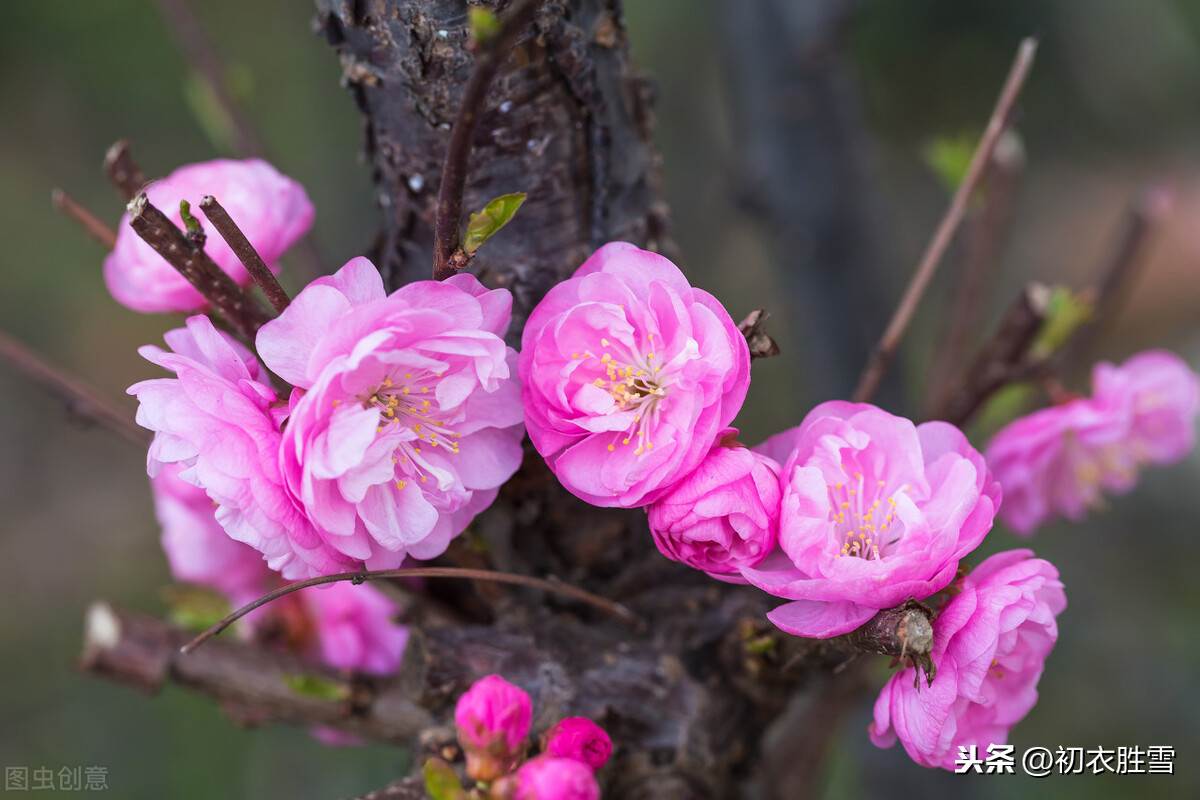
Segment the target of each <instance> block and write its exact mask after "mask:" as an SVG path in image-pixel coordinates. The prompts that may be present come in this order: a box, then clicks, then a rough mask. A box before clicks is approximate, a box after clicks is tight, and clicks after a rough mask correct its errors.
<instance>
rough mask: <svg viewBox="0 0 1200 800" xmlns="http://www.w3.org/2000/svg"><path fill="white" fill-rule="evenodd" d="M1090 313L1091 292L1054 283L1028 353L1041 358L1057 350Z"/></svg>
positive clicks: (1093, 307) (1093, 305) (1091, 311)
mask: <svg viewBox="0 0 1200 800" xmlns="http://www.w3.org/2000/svg"><path fill="white" fill-rule="evenodd" d="M1094 313H1095V302H1094V299H1093V297H1092V295H1091V293H1087V292H1081V293H1075V292H1073V291H1071V290H1070V289H1068V288H1067V287H1066V286H1055V287H1054V290H1053V292H1052V293H1051V295H1050V302H1049V303H1048V304H1047V306H1046V321H1045V322H1043V323H1042V327H1041V329H1040V330H1039V331H1038V334H1037V338H1035V339H1034V340H1033V345H1032V346H1031V347H1030V348H1029V355H1030V356H1031V357H1032V358H1035V359H1042V358H1048V357H1049V356H1051V355H1053V354H1054V353H1056V352H1058V351H1059V350H1060V349H1062V347H1063V346H1064V345H1066V344H1067V342H1069V341H1070V340H1071V337H1072V336H1074V335H1075V332H1076V331H1078V330H1079V329H1080V328H1081V327H1083V326H1084V325H1086V324H1087V323H1088V322H1090V321H1091V319H1092V316H1093V314H1094Z"/></svg>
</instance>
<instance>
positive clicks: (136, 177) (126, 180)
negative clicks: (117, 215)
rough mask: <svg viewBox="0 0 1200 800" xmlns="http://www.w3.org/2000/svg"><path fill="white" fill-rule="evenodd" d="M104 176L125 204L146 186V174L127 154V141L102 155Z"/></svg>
mask: <svg viewBox="0 0 1200 800" xmlns="http://www.w3.org/2000/svg"><path fill="white" fill-rule="evenodd" d="M104 174H105V175H107V176H108V180H109V183H111V184H112V185H113V188H115V189H116V190H117V192H118V193H120V195H121V197H122V198H123V199H124V200H125V202H129V201H130V200H132V199H133V198H135V197H137V196H138V193H139V192H141V191H142V187H144V186H145V185H146V173H145V172H143V171H142V168H141V167H139V166H138V164H137V162H136V161H134V160H133V156H131V155H130V154H129V140H128V139H121V140H120V141H118V142H116V143H115V144H113V146H112V147H110V148H108V152H107V153H105V154H104Z"/></svg>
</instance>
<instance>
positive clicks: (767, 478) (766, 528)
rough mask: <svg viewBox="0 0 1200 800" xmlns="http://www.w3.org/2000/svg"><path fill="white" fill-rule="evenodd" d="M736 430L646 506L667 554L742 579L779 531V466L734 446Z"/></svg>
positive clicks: (729, 431) (652, 528)
mask: <svg viewBox="0 0 1200 800" xmlns="http://www.w3.org/2000/svg"><path fill="white" fill-rule="evenodd" d="M736 437H737V429H736V428H726V429H725V430H724V431H722V432H721V433H720V434H719V436H718V440H717V444H716V445H715V446H714V447H713V448H712V449H711V450H709V451H708V455H706V456H705V457H704V460H703V461H701V462H700V466H698V467H696V469H694V470H693V471H692V472H691V473H690V474H689V475H688V476H687V477H686V478H684V479H683V480H682V481H680V482H679V483H677V484H675V485H674V487H672V488H671V490H670V491H669V492H667V494H666V495H664V496H663V497H662V498H661V499H659V500H658V501H657V502H655V503H653V504H651V505H650V507H649V508H648V509H647V510H648V512H649V518H650V532H651V533H653V534H654V543H655V544H656V545H658V549H659V551H660V552H661V553H662V554H663V555H664V556H666V557H667V558H670V559H673V560H675V561H681V562H683V563H684V564H687V565H688V566H689V567H695V568H696V569H702V570H704V571H705V572H707V573H709V574H710V575H713V576H714V577H720V578H724V579H727V580H730V579H732V580H736V581H738V582H740V583H745V579H744V578H742V577H741V576H740V575H738V570H739V569H740V568H741V567H753V566H756V565H757V564H758V563H759V562H760V561H762V560H763V558H765V557H766V555H767V553H769V552H771V550H772V548H774V547H775V541H776V538H777V537H778V534H779V508H780V506H779V503H780V495H781V488H780V484H779V464H778V463H776V462H775V460H774V459H772V458H769V457H768V456H765V455H763V454H761V453H756V452H754V451H753V450H748V449H746V448H745V447H742V446H741V445H739V444H737V443H736V442H735V441H734V439H735V438H736Z"/></svg>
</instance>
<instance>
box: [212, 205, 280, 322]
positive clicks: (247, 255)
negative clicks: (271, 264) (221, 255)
mask: <svg viewBox="0 0 1200 800" xmlns="http://www.w3.org/2000/svg"><path fill="white" fill-rule="evenodd" d="M200 210H201V211H203V212H204V216H206V217H208V221H209V222H211V223H212V224H213V227H214V228H216V229H217V233H219V234H221V238H222V239H224V240H225V243H226V244H228V245H229V249H230V250H232V251H233V252H234V254H235V255H236V256H237V257H238V260H239V261H241V262H242V266H244V267H245V268H246V271H247V272H249V273H250V277H251V278H253V279H254V282H255V283H256V284H257V285H258V288H259V289H262V293H263V294H264V295H266V297H267V300H268V301H269V302H270V303H271V307H272V308H274V309H275V311H277V312H279V313H282V312H283V310H284V309H285V308H287V307H288V303H289V302H290V301H289V299H288V296H287V292H285V291H284V290H283V287H282V286H280V285H279V281H278V280H277V279H276V278H275V276H274V275H272V274H271V270H269V269H267V265H266V263H265V262H264V261H263V260H262V256H260V255H259V254H258V251H257V250H255V249H254V245H252V244H250V240H249V239H247V238H246V234H244V233H242V229H241V228H239V227H238V226H237V223H236V222H234V221H233V218H232V217H230V216H229V212H227V211H226V210H225V209H224V208H223V207H222V206H221V204H220V203H218V202H217V198H215V197H213V196H212V195H211V194H210V195H205V196H204V198H203V199H202V200H201V201H200Z"/></svg>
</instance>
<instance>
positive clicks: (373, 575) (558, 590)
mask: <svg viewBox="0 0 1200 800" xmlns="http://www.w3.org/2000/svg"><path fill="white" fill-rule="evenodd" d="M386 578H462V579H465V580H473V581H495V582H497V583H511V584H515V585H517V586H528V587H531V588H533V589H541V590H543V591H546V592H551V593H553V594H560V595H563V596H564V597H570V598H572V599H575V600H579V601H581V602H584V603H587V604H588V605H590V606H593V607H594V608H598V609H600V610H601V611H605V612H607V613H609V614H612V615H613V616H614V617H617V618H618V619H620V620H621V621H622V622H626V623H629V624H630V625H636V624H638V623H639V622H640V620H639V618H638V616H637V615H636V614H634V613H633V612H632V611H630V610H629V609H628V608H626V607H625V606H623V605H621V604H620V603H617V602H615V601H613V600H609V599H608V598H606V597H600V596H599V595H596V594H592V593H591V592H588V591H585V590H583V589H580V588H578V587H575V586H570V585H568V584H565V583H556V582H553V581H547V580H542V579H541V578H535V577H533V576H531V575H514V574H512V573H509V572H493V571H491V570H486V569H461V568H458V567H413V568H410V569H382V570H377V571H375V572H342V573H339V574H337V575H322V576H320V577H317V578H309V579H308V580H306V581H297V582H295V583H289V584H288V585H286V586H281V587H279V588H278V589H276V590H275V591H273V592H270V593H268V594H265V595H263V596H262V597H260V598H258V599H257V600H255V601H254V602H253V603H249V604H247V605H244V606H242V607H241V608H239V609H238V610H237V611H234V612H233V613H232V614H230V615H229V616H227V617H225V619H223V620H221V621H220V622H218V623H217V624H216V625H213V626H212V627H211V628H209V629H208V630H206V631H204V633H201V634H200V635H199V636H197V637H196V638H195V639H193V640H192V641H190V642H188V643H187V644H186V645H184V646H183V648H182V652H183V653H190V652H192V651H193V650H195V649H196V648H197V647H199V646H200V645H202V644H204V642H205V641H206V640H208V639H209V638H211V637H213V636H216V635H217V634H218V633H220V632H221V631H223V630H225V629H226V628H228V627H229V626H230V625H232V624H233V623H235V622H237V621H238V620H239V619H241V618H242V617H244V616H246V615H247V614H249V613H250V612H251V611H253V610H255V609H256V608H259V607H261V606H265V605H266V604H268V603H271V602H274V601H275V600H278V599H279V598H281V597H284V596H286V595H289V594H291V593H292V592H298V591H300V590H301V589H307V588H309V587H310V586H320V585H322V584H325V583H339V582H341V581H354V582H356V583H361V582H362V581H375V580H382V579H386Z"/></svg>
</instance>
